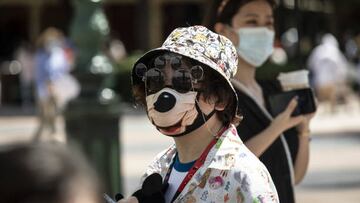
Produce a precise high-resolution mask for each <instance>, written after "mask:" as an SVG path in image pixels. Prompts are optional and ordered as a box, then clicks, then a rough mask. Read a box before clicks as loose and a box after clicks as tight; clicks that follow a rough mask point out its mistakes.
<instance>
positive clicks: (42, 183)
mask: <svg viewBox="0 0 360 203" xmlns="http://www.w3.org/2000/svg"><path fill="white" fill-rule="evenodd" d="M0 166H1V167H0V191H1V194H0V202H6V203H62V202H67V201H68V200H69V199H68V198H71V197H73V195H80V194H78V192H79V191H83V190H82V189H84V191H86V192H89V194H93V195H94V198H96V199H97V200H101V196H100V195H101V190H100V186H99V183H100V182H99V180H98V178H97V177H96V175H95V172H94V171H93V170H92V168H91V167H90V166H89V165H88V163H87V161H86V160H85V159H84V157H83V155H82V154H81V153H80V152H78V151H77V150H74V149H73V148H68V147H66V146H65V145H64V144H61V143H31V144H16V145H13V146H5V147H4V146H3V147H2V148H1V149H0ZM78 188H81V190H79V191H78ZM95 193H98V194H95Z"/></svg>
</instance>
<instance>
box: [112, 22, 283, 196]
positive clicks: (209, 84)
mask: <svg viewBox="0 0 360 203" xmlns="http://www.w3.org/2000/svg"><path fill="white" fill-rule="evenodd" d="M237 63H238V61H237V53H236V49H235V48H234V47H233V45H232V43H231V42H230V41H229V40H228V39H227V38H225V37H223V36H221V35H218V34H216V33H213V32H211V31H210V30H208V29H206V28H205V27H202V26H192V27H187V28H178V29H175V30H174V31H173V32H172V33H171V34H170V35H169V37H168V38H167V39H166V41H165V42H164V44H163V45H162V47H160V48H157V49H154V50H151V51H149V52H148V53H146V54H145V55H144V56H142V57H141V58H140V59H139V60H138V61H137V62H136V63H135V65H134V69H133V74H132V79H133V91H134V96H135V99H136V101H137V102H139V103H141V104H143V105H144V106H145V107H146V110H147V115H148V117H149V120H150V122H151V123H152V124H153V125H154V126H155V127H156V128H157V129H158V130H159V131H160V132H161V133H162V134H164V135H166V136H170V137H172V138H173V139H174V142H175V144H174V145H173V146H171V147H169V148H168V149H166V150H165V151H163V152H162V153H160V154H159V155H158V156H157V157H156V158H155V160H154V162H153V163H152V164H151V165H150V166H149V168H148V169H147V171H146V174H145V175H144V177H143V179H145V178H146V177H148V176H150V175H151V174H154V173H159V174H160V175H161V177H162V178H163V180H164V183H165V185H168V187H167V189H166V190H163V194H164V200H165V202H278V197H277V192H276V189H275V187H274V185H273V182H272V179H271V177H270V175H269V173H268V171H267V170H266V168H265V167H264V165H263V164H262V163H261V162H260V161H259V160H258V159H257V158H256V157H255V156H254V155H253V154H252V153H251V152H250V151H249V150H248V149H247V148H246V147H245V145H244V144H243V143H242V141H241V140H240V138H239V136H238V135H237V132H236V127H235V125H234V124H237V123H238V122H239V121H240V117H239V115H238V114H237V112H238V111H237V96H236V93H235V91H234V88H233V86H232V85H231V82H230V81H229V79H230V77H231V76H233V75H234V74H235V72H236V69H237ZM145 181H146V179H145ZM139 193H142V191H141V190H140V191H137V192H136V193H135V194H134V196H136V197H137V198H134V197H131V198H129V199H126V200H125V199H123V200H120V201H119V202H151V200H150V199H149V198H147V199H146V198H144V196H141V195H139ZM145 199H146V200H145Z"/></svg>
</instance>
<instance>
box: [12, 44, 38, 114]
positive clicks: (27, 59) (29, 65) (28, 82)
mask: <svg viewBox="0 0 360 203" xmlns="http://www.w3.org/2000/svg"><path fill="white" fill-rule="evenodd" d="M14 59H15V60H16V61H18V62H19V63H20V64H21V72H20V87H21V88H20V91H21V99H22V107H23V108H24V109H27V108H29V107H30V106H31V105H32V95H33V82H34V53H33V48H32V47H31V45H30V44H28V43H26V42H22V43H21V44H20V46H19V47H18V48H17V50H16V51H15V53H14Z"/></svg>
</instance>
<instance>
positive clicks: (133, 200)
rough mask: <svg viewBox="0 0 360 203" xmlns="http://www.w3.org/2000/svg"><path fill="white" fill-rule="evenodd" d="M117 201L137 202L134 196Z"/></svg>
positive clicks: (122, 202) (125, 202) (121, 202)
mask: <svg viewBox="0 0 360 203" xmlns="http://www.w3.org/2000/svg"><path fill="white" fill-rule="evenodd" d="M117 203H139V201H138V199H137V198H136V197H133V196H131V197H129V198H124V199H121V200H119V201H118V202H117Z"/></svg>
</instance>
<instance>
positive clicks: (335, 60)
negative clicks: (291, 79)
mask: <svg viewBox="0 0 360 203" xmlns="http://www.w3.org/2000/svg"><path fill="white" fill-rule="evenodd" d="M307 64H308V68H309V69H310V70H311V71H312V74H313V85H314V87H315V90H316V93H317V96H318V98H319V101H320V102H324V103H326V102H327V103H328V106H329V109H330V112H335V107H336V104H337V102H338V101H339V99H340V100H344V99H345V97H346V95H345V94H346V93H347V92H348V90H349V89H348V88H347V68H348V62H347V59H346V58H345V56H344V55H343V53H342V52H341V50H340V48H339V43H338V41H337V39H336V38H335V37H334V36H333V35H332V34H330V33H327V34H325V35H324V36H323V37H322V38H321V43H320V45H318V46H317V47H315V48H314V49H313V51H312V52H311V54H310V56H309V58H308V61H307Z"/></svg>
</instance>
